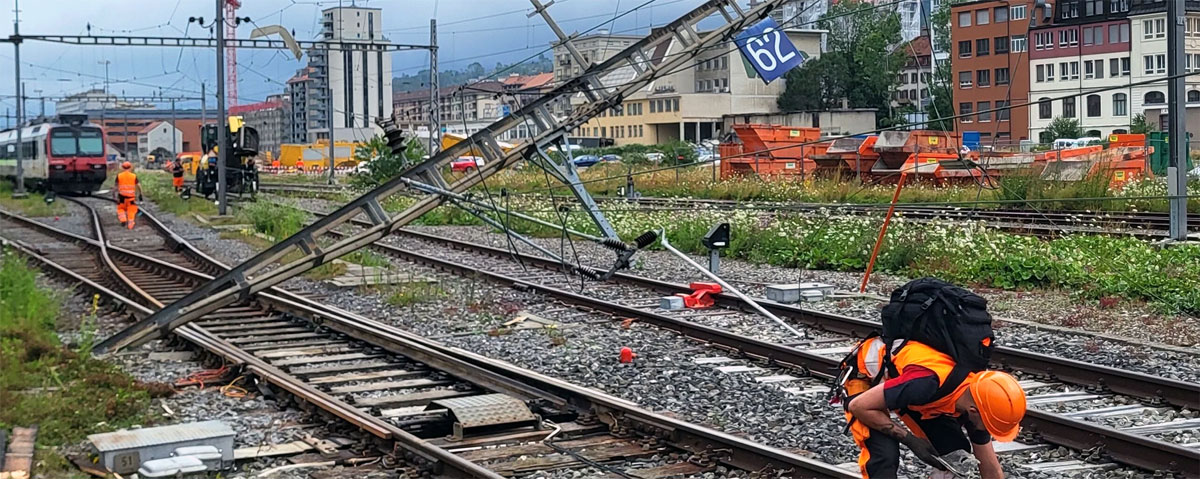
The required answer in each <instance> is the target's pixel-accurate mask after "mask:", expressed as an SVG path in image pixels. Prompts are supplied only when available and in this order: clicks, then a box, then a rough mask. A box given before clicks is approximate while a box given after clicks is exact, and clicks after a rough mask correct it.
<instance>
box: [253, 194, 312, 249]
mask: <svg viewBox="0 0 1200 479" xmlns="http://www.w3.org/2000/svg"><path fill="white" fill-rule="evenodd" d="M238 217H239V218H240V219H241V220H242V221H245V222H247V223H250V224H251V225H252V226H253V227H254V230H255V231H257V232H259V233H262V234H265V235H267V236H270V237H271V238H273V241H279V240H282V239H284V238H287V237H289V236H291V235H294V234H296V232H298V231H300V230H301V229H304V222H305V221H307V220H308V215H307V214H306V213H304V212H303V211H300V210H298V209H295V208H291V207H287V206H280V205H275V204H271V203H266V202H262V203H249V204H247V205H246V206H245V207H243V208H242V209H240V210H238Z"/></svg>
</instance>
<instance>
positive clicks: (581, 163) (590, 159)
mask: <svg viewBox="0 0 1200 479" xmlns="http://www.w3.org/2000/svg"><path fill="white" fill-rule="evenodd" d="M600 161H601V160H600V157H599V156H596V155H580V156H576V157H575V161H574V163H575V166H576V167H578V168H587V167H589V166H592V165H594V164H596V163H599V162H600Z"/></svg>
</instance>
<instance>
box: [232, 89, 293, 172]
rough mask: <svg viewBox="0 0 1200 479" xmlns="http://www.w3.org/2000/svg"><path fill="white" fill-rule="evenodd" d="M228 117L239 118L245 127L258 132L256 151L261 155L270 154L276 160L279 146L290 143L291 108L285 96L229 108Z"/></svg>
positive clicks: (274, 96) (269, 97) (276, 96)
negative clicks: (237, 116) (236, 116)
mask: <svg viewBox="0 0 1200 479" xmlns="http://www.w3.org/2000/svg"><path fill="white" fill-rule="evenodd" d="M229 115H230V116H233V115H239V116H241V117H242V121H244V122H245V124H246V126H250V127H253V128H254V129H255V130H257V131H258V151H260V152H262V153H266V152H271V154H272V155H274V156H275V157H276V158H278V157H279V150H280V145H282V144H284V143H291V142H292V140H291V138H292V136H293V135H292V133H293V132H292V122H291V120H290V118H291V116H292V108H291V99H290V97H289V96H287V95H283V94H279V95H271V96H268V97H267V99H266V100H265V101H261V102H258V103H249V104H245V105H234V106H231V107H229Z"/></svg>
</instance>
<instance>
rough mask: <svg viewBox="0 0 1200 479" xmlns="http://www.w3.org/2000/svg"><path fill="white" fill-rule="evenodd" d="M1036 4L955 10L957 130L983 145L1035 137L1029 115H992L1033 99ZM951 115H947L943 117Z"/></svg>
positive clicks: (1003, 0) (981, 4)
mask: <svg viewBox="0 0 1200 479" xmlns="http://www.w3.org/2000/svg"><path fill="white" fill-rule="evenodd" d="M1031 15H1034V1H1033V0H978V1H971V2H964V3H959V4H955V5H953V6H951V7H950V24H951V25H950V43H951V45H952V47H953V52H952V54H951V70H952V73H951V81H952V82H954V103H955V109H956V111H955V112H954V113H957V114H960V115H966V116H964V117H962V118H960V119H958V120H956V122H955V123H956V125H955V126H956V129H957V130H958V131H960V132H963V131H978V132H979V136H980V142H981V144H983V145H987V146H993V147H997V148H1003V147H1012V146H1015V145H1018V144H1019V143H1020V142H1021V141H1022V140H1028V139H1029V138H1030V137H1029V110H1028V108H1027V107H1022V106H1018V107H1014V108H1012V109H1011V110H999V111H995V112H990V111H989V110H992V109H994V108H1004V107H1007V106H1010V105H1021V104H1024V103H1026V102H1028V100H1029V78H1030V76H1029V75H1027V74H1025V69H1026V68H1028V64H1029V59H1028V54H1029V44H1028V37H1027V35H1026V34H1027V33H1028V30H1029V24H1030V16H1031ZM942 114H943V115H946V114H947V113H942Z"/></svg>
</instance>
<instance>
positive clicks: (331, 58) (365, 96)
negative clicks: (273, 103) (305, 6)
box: [288, 6, 392, 142]
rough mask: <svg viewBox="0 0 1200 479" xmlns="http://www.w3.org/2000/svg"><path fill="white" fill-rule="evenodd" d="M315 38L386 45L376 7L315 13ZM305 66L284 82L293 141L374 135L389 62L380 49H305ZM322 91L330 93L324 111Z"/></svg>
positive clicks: (386, 93) (387, 96)
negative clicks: (317, 24) (318, 27)
mask: <svg viewBox="0 0 1200 479" xmlns="http://www.w3.org/2000/svg"><path fill="white" fill-rule="evenodd" d="M321 38H323V39H325V40H332V41H340V42H344V43H363V44H367V43H389V41H388V40H387V39H386V38H384V36H383V12H382V10H381V9H378V8H366V7H357V6H355V7H333V8H327V9H325V10H322V12H321ZM308 57H309V61H308V66H306V67H305V68H302V69H300V70H299V71H298V72H297V73H296V75H295V76H293V77H292V78H291V79H289V80H288V92H289V94H290V95H291V96H292V98H291V104H292V105H293V107H294V108H293V110H294V112H293V114H292V115H293V116H292V121H293V127H292V131H295V132H303V133H296V134H295V135H293V136H294V138H293V141H303V142H313V141H316V140H317V139H323V138H328V137H329V127H330V122H332V124H333V127H334V135H335V136H338V137H339V138H338V139H349V140H355V141H361V140H363V139H366V138H370V137H371V136H373V135H374V134H375V133H376V131H375V130H376V129H377V127H376V126H375V123H376V121H377V120H378V119H379V118H381V117H383V116H384V115H386V114H388V113H390V105H391V104H392V74H391V72H392V59H391V56H390V55H389V54H387V53H385V52H383V51H382V50H380V49H378V48H375V47H370V46H367V45H361V46H360V45H355V46H353V47H345V48H341V49H335V50H316V49H314V50H310V51H309V52H308ZM328 92H332V94H333V111H329V101H328V96H327V95H328V94H329V93H328Z"/></svg>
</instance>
